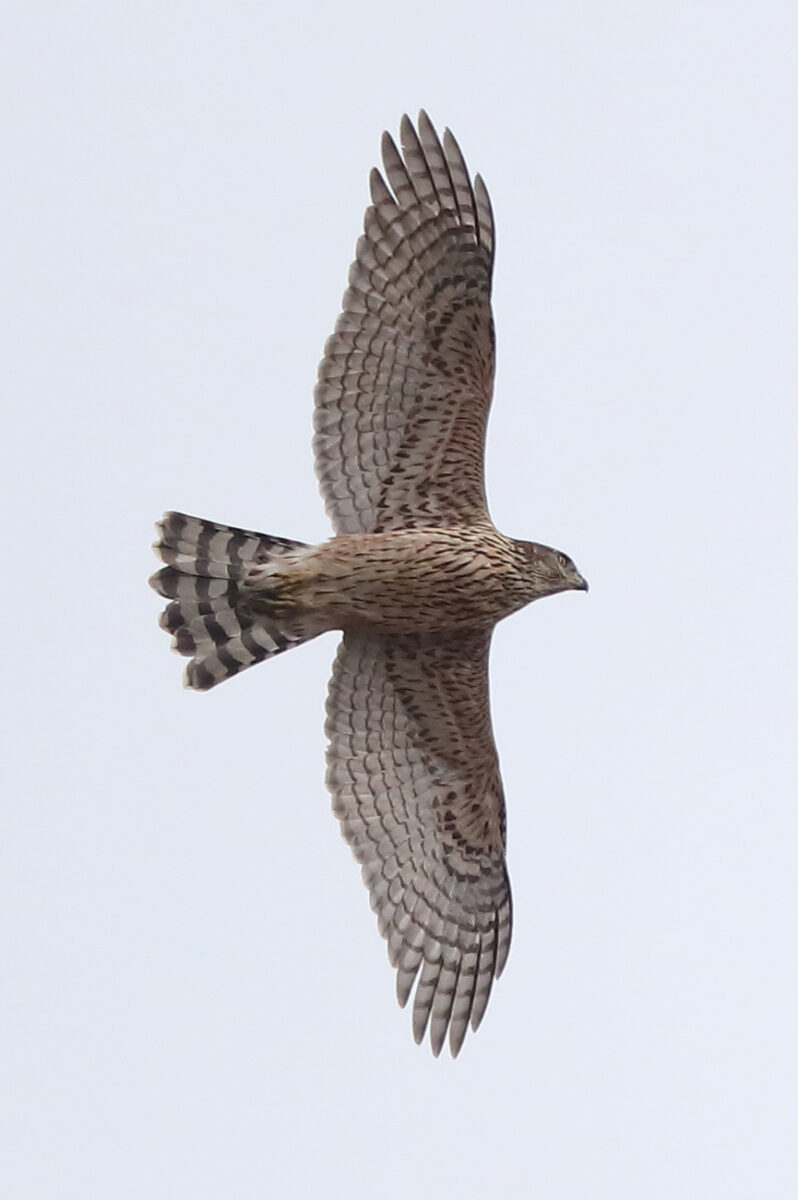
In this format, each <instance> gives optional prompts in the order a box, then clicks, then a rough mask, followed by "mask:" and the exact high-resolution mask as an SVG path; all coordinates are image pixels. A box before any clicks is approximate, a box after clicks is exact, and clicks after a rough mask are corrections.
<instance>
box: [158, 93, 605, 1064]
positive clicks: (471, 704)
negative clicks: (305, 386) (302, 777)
mask: <svg viewBox="0 0 798 1200" xmlns="http://www.w3.org/2000/svg"><path fill="white" fill-rule="evenodd" d="M382 157H383V163H384V165H385V177H383V175H381V174H380V173H379V171H376V170H375V171H373V172H372V175H371V197H372V204H371V206H370V207H369V208H368V209H367V210H366V216H365V223H364V224H365V231H364V234H363V236H362V237H361V238H360V240H359V241H358V243H357V251H356V257H355V261H354V263H353V264H352V267H351V270H350V272H349V287H348V288H347V291H346V293H345V295H344V299H343V310H342V312H341V315H340V316H339V317H338V320H337V322H336V325H335V332H334V333H333V335H332V337H331V338H330V339H329V341H328V342H327V345H326V347H325V350H324V357H323V359H322V362H321V366H320V367H319V377H318V383H317V386H316V392H315V398H316V402H315V417H314V427H315V437H314V441H313V448H314V452H315V457H316V470H317V473H318V476H319V480H320V484H321V491H322V495H323V497H324V502H325V506H326V509H327V512H328V514H329V516H330V519H331V521H332V524H333V528H334V530H335V535H336V536H335V537H333V538H332V539H331V540H330V541H328V542H326V543H325V544H324V545H321V546H311V545H306V544H304V543H302V542H295V541H290V540H288V539H287V538H277V537H270V536H268V535H266V534H262V533H250V532H247V531H245V530H242V529H236V528H233V527H232V526H228V525H217V524H214V523H213V522H211V521H203V520H200V519H198V518H196V517H189V516H186V515H184V514H182V513H167V514H166V516H165V517H164V519H163V521H162V522H161V524H160V525H159V534H160V540H159V541H158V543H157V545H156V550H157V552H158V554H159V555H160V557H161V559H162V560H163V562H164V563H165V564H166V565H165V566H164V567H163V569H162V570H160V571H158V573H157V574H156V575H155V576H154V577H153V579H152V584H153V587H154V588H155V590H156V591H157V592H159V593H160V594H161V595H162V596H165V597H167V599H168V600H169V601H170V603H169V604H168V605H167V607H166V609H165V611H164V613H163V615H162V617H161V625H162V626H163V628H164V629H166V630H168V631H169V632H170V633H171V634H172V635H173V645H174V647H175V648H176V649H177V651H178V652H179V653H180V654H183V655H186V656H187V657H189V659H190V661H189V663H188V666H187V668H186V675H185V679H186V684H187V685H188V686H189V687H191V688H198V689H200V690H204V689H206V688H210V687H213V686H214V685H215V684H217V683H221V681H222V680H223V679H227V678H228V677H229V676H231V675H236V674H237V673H238V672H239V671H242V670H244V669H245V668H246V667H249V666H252V664H253V663H257V662H261V661H262V660H263V659H266V658H271V657H272V656H273V655H275V654H279V653H281V652H282V651H283V650H287V649H289V648H290V647H292V646H297V645H299V644H300V643H301V642H305V641H308V640H309V639H310V638H313V637H315V636H316V635H317V634H320V633H323V632H325V631H327V630H331V629H337V630H342V631H343V638H342V639H341V644H340V647H339V650H338V656H337V658H336V660H335V666H334V669H333V674H332V679H331V682H330V690H329V699H328V704H327V724H326V730H327V735H328V738H329V750H328V756H327V761H328V769H327V784H328V787H329V789H330V792H331V793H332V798H333V809H334V811H335V814H336V816H337V817H338V819H339V820H340V822H341V829H342V831H343V835H344V837H345V838H346V840H347V841H348V842H349V844H350V846H351V847H352V850H353V852H354V855H355V857H356V858H357V859H358V861H359V862H360V863H361V864H362V868H363V879H364V880H365V883H366V886H367V887H368V889H369V892H370V894H371V904H372V907H373V909H374V911H375V912H376V914H377V917H378V921H379V929H380V933H381V934H382V935H383V937H384V938H385V939H386V941H387V943H388V955H389V958H390V960H391V963H392V964H393V965H394V967H395V968H396V970H397V992H398V997H399V1003H400V1004H402V1005H404V1004H406V1002H407V1000H408V998H409V996H410V993H411V991H412V990H413V987H414V985H415V995H414V1002H413V1034H414V1036H415V1038H416V1041H418V1042H420V1041H421V1040H422V1038H423V1037H424V1034H425V1031H426V1030H427V1028H429V1031H430V1041H431V1045H432V1050H433V1052H434V1053H435V1054H438V1053H439V1052H440V1049H441V1046H442V1045H443V1042H444V1039H445V1037H446V1032H447V1030H448V1031H449V1044H450V1047H451V1051H452V1054H455V1055H456V1054H457V1052H458V1051H459V1049H460V1047H461V1045H462V1042H463V1038H464V1036H465V1033H466V1029H467V1027H468V1025H469V1023H470V1024H471V1027H472V1029H476V1027H477V1026H478V1025H479V1023H480V1021H481V1020H482V1016H483V1013H484V1011H485V1006H486V1004H487V1002H488V997H489V995H490V990H491V985H492V983H493V979H494V978H495V977H496V976H498V975H499V974H500V973H501V971H502V968H503V967H504V964H505V961H506V959H507V952H508V950H509V946H510V926H511V905H510V887H509V882H508V879H507V871H506V867H505V857H504V855H505V819H504V797H503V794H502V784H501V778H500V776H499V765H498V759H497V756H496V747H495V745H494V741H493V733H492V730H491V721H490V711H489V704H488V651H489V648H490V639H491V634H492V631H493V627H494V625H495V624H496V622H497V621H498V620H500V619H501V618H502V617H506V616H507V615H508V614H509V613H512V612H515V611H516V610H517V609H519V608H522V607H523V606H524V605H525V604H528V603H529V602H530V601H531V600H537V599H539V598H540V597H541V596H550V595H553V594H554V593H555V592H562V591H567V590H569V589H573V588H579V589H583V590H586V589H587V584H586V582H585V580H584V579H583V578H582V576H581V575H580V574H579V572H578V571H577V569H576V567H575V566H574V564H573V563H572V562H571V560H570V559H569V558H568V557H567V556H566V555H565V554H561V553H558V552H557V551H556V550H552V549H550V548H548V547H547V546H542V545H538V544H536V543H534V542H521V541H516V540H514V539H512V538H507V537H504V536H503V535H502V534H501V533H499V532H498V531H497V530H496V529H495V527H494V526H493V524H492V522H491V520H490V517H489V515H488V509H487V504H486V499H485V485H484V479H483V454H484V443H485V425H486V421H487V416H488V409H489V406H490V402H491V393H492V385H493V367H494V359H493V345H494V337H493V322H492V318H491V306H490V291H491V273H492V268H493V245H494V232H493V216H492V212H491V206H490V201H489V199H488V193H487V191H486V189H485V185H484V183H483V182H482V180H481V178H480V177H479V175H476V176H475V177H474V179H473V181H472V180H471V178H470V176H469V174H468V171H467V169H466V165H465V162H464V160H463V156H462V154H461V152H460V149H459V147H458V145H457V142H456V141H455V139H454V137H453V136H452V134H451V133H450V132H449V130H448V129H447V130H446V131H445V132H444V135H443V139H442V141H441V140H439V138H438V135H437V134H436V132H435V130H434V128H433V126H432V124H431V123H430V121H429V118H428V117H427V115H426V113H424V112H422V113H420V115H419V119H418V128H417V129H416V128H414V126H413V124H412V122H411V121H410V120H409V119H408V118H407V117H404V118H403V119H402V124H401V150H399V149H398V148H397V146H396V145H395V143H394V141H393V139H392V138H391V137H390V135H389V134H387V133H386V134H384V136H383V141H382Z"/></svg>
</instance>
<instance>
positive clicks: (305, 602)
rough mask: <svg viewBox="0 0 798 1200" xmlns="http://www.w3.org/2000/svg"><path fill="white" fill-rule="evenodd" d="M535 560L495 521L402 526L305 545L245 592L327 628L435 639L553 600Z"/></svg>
mask: <svg viewBox="0 0 798 1200" xmlns="http://www.w3.org/2000/svg"><path fill="white" fill-rule="evenodd" d="M538 549H539V550H543V547H540V548H538V547H535V550H536V551H537V550H538ZM533 562H534V557H533V555H532V554H530V549H529V543H524V542H517V541H514V540H513V539H511V538H507V537H504V535H503V534H501V533H499V531H498V530H497V529H496V528H495V527H494V526H493V525H491V524H490V523H488V522H486V523H484V524H483V525H478V526H474V525H467V526H458V527H454V528H442V529H440V528H439V529H429V528H426V529H424V528H422V529H399V530H393V531H389V532H385V533H360V534H342V535H341V536H339V537H336V538H332V539H331V540H330V541H328V542H325V543H323V544H322V545H320V546H307V547H302V548H301V549H299V550H296V551H294V552H289V553H288V554H286V555H283V556H281V557H280V558H279V559H278V560H277V562H276V563H275V564H273V565H269V566H264V567H261V568H255V570H254V571H253V573H252V575H251V577H250V578H249V580H248V586H250V587H251V588H252V590H253V592H256V591H257V590H258V589H262V590H263V592H264V593H266V594H271V595H272V596H273V597H274V599H273V604H274V605H275V606H284V607H285V610H289V609H290V610H292V611H295V612H297V613H304V614H308V615H309V614H314V615H318V616H320V617H321V618H322V619H323V620H324V621H325V623H326V624H327V627H328V628H329V629H341V630H347V629H350V630H354V629H367V628H374V629H377V630H379V631H380V632H381V633H384V634H387V633H432V632H435V631H439V630H443V629H475V628H483V627H484V628H491V627H492V626H493V625H494V624H495V623H496V622H497V621H499V620H501V618H502V617H506V616H508V615H509V614H510V613H512V612H515V611H516V610H517V609H519V608H522V607H523V606H524V605H525V604H528V603H529V602H530V601H531V600H534V599H537V598H538V597H539V596H540V595H545V594H548V593H547V592H546V591H545V590H544V586H545V585H543V584H542V583H541V581H540V580H539V579H538V578H537V577H536V576H535V575H534V574H533V573H532V571H531V570H530V567H531V566H532V564H533ZM559 581H560V580H559V578H557V580H556V582H559Z"/></svg>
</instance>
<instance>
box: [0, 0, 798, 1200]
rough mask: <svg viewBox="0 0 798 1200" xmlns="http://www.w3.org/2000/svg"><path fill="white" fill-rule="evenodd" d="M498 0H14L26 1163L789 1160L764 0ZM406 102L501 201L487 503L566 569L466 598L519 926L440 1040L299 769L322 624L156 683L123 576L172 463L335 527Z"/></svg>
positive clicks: (788, 331)
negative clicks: (417, 1015) (342, 421)
mask: <svg viewBox="0 0 798 1200" xmlns="http://www.w3.org/2000/svg"><path fill="white" fill-rule="evenodd" d="M521 10H522V6H521V5H520V4H519V5H509V4H503V3H496V4H492V5H489V6H487V7H486V6H484V5H475V4H472V3H470V2H469V0H461V2H459V3H456V4H455V3H448V2H444V3H441V2H437V3H429V2H427V3H424V4H421V3H407V4H404V5H402V6H401V7H395V6H394V7H389V6H381V5H379V4H374V3H368V4H367V3H365V2H359V0H358V2H347V0H342V3H340V4H338V5H321V4H318V3H317V4H308V3H301V2H300V3H293V4H290V5H276V4H273V3H235V2H232V3H225V4H221V3H219V4H203V3H187V2H186V3H175V2H169V0H159V2H158V3H136V4H132V3H117V4H107V3H96V2H95V3H91V2H86V3H70V2H64V3H49V4H48V3H29V4H27V3H19V4H16V5H14V4H11V5H9V6H7V7H6V10H5V15H4V18H3V32H2V37H1V38H0V56H2V59H3V61H2V63H0V88H1V89H2V93H3V103H2V112H3V116H2V121H3V126H4V128H3V147H4V148H3V163H4V168H5V170H4V174H5V185H4V189H3V191H4V196H5V203H4V210H5V215H4V218H3V234H2V238H3V242H4V249H3V259H4V266H3V268H2V274H3V279H4V283H5V285H6V289H7V296H6V299H5V300H4V301H3V304H4V313H3V314H2V320H1V322H0V326H1V327H2V331H3V340H4V341H5V342H6V352H5V354H4V358H5V362H6V371H5V372H4V374H5V377H6V378H5V384H4V386H3V393H4V400H3V406H4V408H6V409H7V411H8V413H9V415H10V422H9V424H8V425H7V431H6V433H5V435H4V445H5V456H4V458H5V468H4V471H3V479H2V490H3V503H2V509H1V510H0V511H2V514H3V517H4V522H5V525H4V533H3V540H4V559H5V564H6V570H5V575H4V595H5V610H6V611H5V631H6V645H5V654H4V661H5V668H4V672H3V680H4V687H3V704H4V708H5V715H4V716H3V727H4V729H5V731H6V733H7V734H8V735H9V737H10V746H9V750H6V752H5V755H4V762H3V768H4V774H5V775H6V783H5V785H4V788H3V797H4V799H3V804H2V808H3V832H2V841H1V842H0V859H2V862H0V893H1V894H0V912H2V925H3V944H2V947H0V960H1V961H2V976H3V985H2V986H3V1000H2V1027H3V1035H2V1036H3V1043H4V1044H3V1068H2V1074H1V1075H0V1092H2V1101H3V1108H4V1112H3V1126H4V1130H3V1133H2V1137H1V1138H0V1143H1V1144H2V1149H1V1150H0V1155H2V1160H3V1161H2V1163H0V1176H2V1194H3V1196H4V1197H8V1200H50V1198H57V1200H61V1198H68V1200H73V1198H74V1200H89V1198H92V1197H98V1198H101V1200H106V1198H107V1197H113V1198H114V1200H128V1198H136V1200H145V1198H146V1200H161V1198H164V1200H174V1198H175V1197H183V1196H186V1197H191V1198H192V1200H206V1198H216V1197H235V1198H236V1200H250V1198H251V1200H255V1198H261V1197H264V1196H271V1195H274V1196H280V1197H289V1198H293V1197H306V1196H307V1197H313V1196H318V1195H320V1194H324V1195H325V1196H329V1197H346V1198H354V1200H360V1198H363V1200H365V1198H367V1197H368V1198H371V1197H374V1196H379V1197H380V1198H382V1200H398V1198H399V1197H402V1198H404V1197H407V1196H419V1197H427V1196H441V1197H443V1196H454V1195H462V1196H472V1195H478V1194H483V1193H485V1192H487V1191H488V1190H490V1193H491V1194H492V1195H501V1196H506V1197H510V1198H513V1197H522V1196H527V1195H530V1196H536V1197H538V1196H539V1197H545V1198H546V1200H585V1198H586V1197H587V1198H589V1200H604V1198H606V1200H640V1197H645V1198H646V1200H677V1198H678V1200H682V1198H683V1197H692V1196H701V1197H706V1196H710V1197H715V1196H718V1197H723V1200H759V1197H764V1196H766V1197H768V1200H781V1198H782V1197H784V1198H787V1197H792V1196H794V1195H795V1191H796V1186H798V1170H796V1167H797V1166H798V1164H797V1163H796V1157H797V1155H796V1144H797V1140H796V1119H797V1117H798V1113H797V1112H796V1095H795V1082H796V1069H797V1068H798V1049H797V1047H796V1016H795V1014H796V1012H797V1011H798V994H796V993H798V987H797V986H796V942H797V939H796V918H795V914H796V911H797V909H798V894H797V893H798V887H797V886H796V872H795V857H796V841H797V840H798V818H796V811H795V778H796V690H797V688H796V678H798V662H797V661H796V658H797V657H798V655H797V654H796V632H795V629H796V617H795V607H796V594H797V590H798V589H797V588H796V585H797V584H798V568H797V567H796V517H795V514H796V479H795V474H796V442H797V441H798V438H797V437H796V433H797V426H798V418H796V383H797V382H798V370H797V369H796V368H797V367H798V362H797V361H796V360H797V355H796V268H797V267H798V261H797V259H798V255H797V254H796V210H797V204H796V201H797V199H798V197H797V195H796V192H797V191H798V189H797V188H796V182H797V180H796V149H797V147H796V112H795V86H796V69H797V68H798V61H797V60H798V49H797V48H798V10H796V8H795V6H794V4H791V3H783V4H779V3H772V2H771V3H769V2H763V3H759V4H756V5H754V4H747V3H746V4H743V3H734V2H724V3H720V2H718V3H702V2H700V0H698V2H691V3H667V4H666V3H646V4H639V3H631V2H629V3H608V2H603V0H597V2H596V3H580V4H577V3H569V4H563V3H554V2H551V3H544V4H538V3H530V4H527V5H525V6H523V10H524V11H523V13H522V11H521ZM422 104H423V105H424V106H425V107H426V108H427V109H428V110H429V112H430V115H431V116H432V118H433V120H434V121H435V122H436V123H437V124H438V125H439V126H440V127H443V126H444V125H445V124H449V125H450V126H451V127H452V129H453V130H454V132H455V133H456V135H457V137H458V139H459V140H460V143H461V145H462V147H463V150H464V152H465V155H466V158H467V160H468V162H469V164H470V165H471V167H472V168H473V169H475V170H479V171H481V172H482V173H483V175H484V177H485V179H486V180H487V183H488V186H489V188H490V191H491V195H492V198H493V203H494V207H495V211H496V219H497V224H498V259H497V265H496V275H495V310H496V322H497V331H498V362H499V366H498V375H497V382H496V400H495V404H494V410H493V416H492V421H491V427H490V434H489V444H488V489H489V495H490V501H491V508H492V513H493V516H494V519H495V520H496V522H497V524H498V525H499V527H500V528H502V529H504V530H505V531H506V532H508V533H511V534H515V535H517V536H522V537H526V538H530V539H537V540H540V541H544V542H548V543H550V544H553V545H556V546H559V547H561V548H562V549H564V550H567V551H568V552H569V553H570V554H572V555H573V557H574V559H575V560H576V562H577V563H578V564H579V566H580V568H581V569H582V570H583V571H584V573H585V574H586V576H587V577H588V578H589V580H590V583H591V591H590V594H589V596H588V597H584V596H581V595H580V596H561V597H556V598H554V599H551V600H547V601H544V602H542V603H540V604H537V605H534V606H533V607H532V608H530V609H527V610H525V611H524V612H523V613H521V614H519V615H518V616H516V617H514V618H512V619H511V620H510V621H508V622H507V623H506V624H505V625H503V626H501V627H500V629H499V631H498V634H497V637H496V639H495V644H494V655H493V664H492V684H493V712H494V724H495V729H496V735H497V740H498V745H499V752H500V756H501V760H502V766H503V772H504V779H505V785H506V792H507V799H508V810H509V859H510V869H511V875H512V881H513V886H514V899H515V937H514V944H513V949H512V952H511V955H510V960H509V964H508V968H507V971H506V973H505V975H504V976H503V978H502V979H501V981H500V982H499V983H498V984H497V986H496V988H495V990H494V994H493V998H492V1000H491V1004H490V1007H489V1009H488V1013H487V1015H486V1018H485V1021H484V1024H483V1026H482V1028H481V1029H480V1031H479V1033H478V1034H477V1035H476V1036H474V1037H470V1038H469V1039H468V1040H467V1042H466V1045H465V1047H464V1049H463V1052H462V1054H461V1056H460V1058H459V1059H458V1060H457V1061H456V1062H455V1063H453V1062H452V1061H451V1060H450V1059H449V1058H448V1057H445V1056H442V1057H441V1059H440V1060H438V1061H434V1060H433V1059H432V1057H431V1055H430V1053H429V1050H428V1049H427V1048H426V1047H424V1048H422V1049H417V1048H416V1047H415V1046H414V1045H413V1042H412V1039H411V1035H410V1022H409V1018H408V1015H407V1014H406V1013H401V1012H400V1011H399V1009H398V1008H397V1007H396V1005H395V1002H394V982H393V974H392V972H391V970H390V969H389V967H388V965H387V960H386V956H385V950H384V946H383V943H382V941H381V940H380V938H379V937H378V935H377V932H376V927H375V922H374V919H373V917H372V914H371V913H370V911H369V906H368V899H367V895H366V892H365V889H364V888H363V887H362V884H361V882H360V879H359V872H358V869H357V866H356V864H355V863H354V861H353V860H352V859H351V856H350V854H349V851H348V850H347V848H346V846H345V845H344V844H343V842H342V841H341V840H340V837H339V834H338V830H337V827H336V823H335V821H334V819H333V817H332V816H331V814H330V811H329V801H328V798H327V795H326V792H325V790H324V786H323V752H324V743H323V735H322V715H323V704H324V691H325V684H326V677H327V673H328V668H329V663H330V660H331V657H332V653H333V650H334V645H335V639H334V638H333V637H332V636H330V637H329V638H324V639H321V640H319V641H318V642H314V643H312V644H311V645H309V646H306V647H304V648H303V649H301V650H297V651H296V652H293V653H291V654H288V655H286V656H285V657H283V658H281V659H278V660H276V661H274V662H272V663H268V664H266V665H264V666H262V667H259V668H257V669H255V670H252V671H250V672H248V673H247V674H245V675H244V676H242V677H240V678H238V679H235V680H233V681H232V682H230V683H228V684H225V685H224V686H223V687H221V688H219V689H218V690H217V691H215V692H213V693H211V694H209V695H192V694H188V693H186V692H184V691H183V690H182V689H181V687H180V670H181V663H180V661H179V660H178V659H176V658H175V657H173V656H172V655H170V654H169V651H168V642H167V639H166V637H165V636H164V635H163V634H162V633H161V632H160V631H159V630H158V629H157V627H156V615H157V612H158V607H159V605H158V601H157V599H156V597H155V596H154V595H153V594H152V593H151V592H150V591H149V589H148V588H147V586H146V578H147V575H148V574H149V573H150V572H151V571H152V570H153V569H154V568H155V560H154V558H153V557H152V555H151V551H150V550H149V544H150V542H151V540H152V537H153V529H152V524H153V522H154V520H155V519H156V518H157V517H158V516H159V515H160V513H161V512H162V511H163V510H164V509H165V508H170V507H174V508H180V509H184V510H186V511H189V512H196V513H197V514H199V515H201V516H204V517H209V518H214V519H217V520H221V521H229V522H233V523H236V524H242V525H245V526H251V527H255V528H261V529H264V530H266V531H268V532H271V533H276V534H282V535H286V536H291V537H297V538H300V539H304V540H313V539H318V540H320V539H322V538H324V537H325V536H327V533H328V526H327V523H326V520H325V518H324V516H323V512H322V507H321V503H320V500H319V498H318V495H317V491H316V485H315V481H314V478H313V474H312V467H311V456H310V411H311V388H312V384H313V381H314V377H315V370H316V364H317V361H318V358H319V355H320V353H321V349H322V345H323V342H324V339H325V337H326V336H327V334H328V333H329V332H330V331H331V329H332V324H333V321H334V319H335V316H336V313H337V311H338V304H339V301H340V296H341V293H342V291H343V287H344V283H345V278H346V271H347V267H348V264H349V260H350V258H351V254H352V251H353V248H354V243H355V239H356V236H357V234H358V233H359V230H360V224H361V218H362V212H363V208H364V206H365V203H366V197H367V190H366V180H367V172H368V170H369V168H370V167H371V166H372V165H373V164H374V163H375V162H376V161H377V153H378V146H379V135H380V133H381V131H382V129H383V128H385V127H388V128H390V129H391V130H393V131H396V129H397V127H398V121H399V117H400V115H401V113H402V112H403V111H404V110H408V111H410V112H411V113H413V114H415V112H416V111H417V109H418V107H419V105H422ZM6 289H4V290H6Z"/></svg>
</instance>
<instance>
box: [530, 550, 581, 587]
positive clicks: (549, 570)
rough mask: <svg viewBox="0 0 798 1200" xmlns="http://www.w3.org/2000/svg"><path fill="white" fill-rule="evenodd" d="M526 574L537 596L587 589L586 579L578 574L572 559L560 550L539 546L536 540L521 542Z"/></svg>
mask: <svg viewBox="0 0 798 1200" xmlns="http://www.w3.org/2000/svg"><path fill="white" fill-rule="evenodd" d="M521 544H522V546H523V548H524V555H525V558H526V565H527V576H528V578H529V581H530V583H532V584H533V586H534V588H535V591H536V593H537V595H538V596H553V595H554V594H555V593H556V592H570V591H579V592H586V591H587V580H586V579H585V578H584V577H583V576H582V575H580V574H579V572H578V571H577V569H576V567H575V566H574V563H573V561H572V560H571V559H570V558H569V557H568V555H567V554H563V553H562V551H561V550H553V549H552V548H551V546H541V545H540V544H539V543H538V542H522V543H521Z"/></svg>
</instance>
